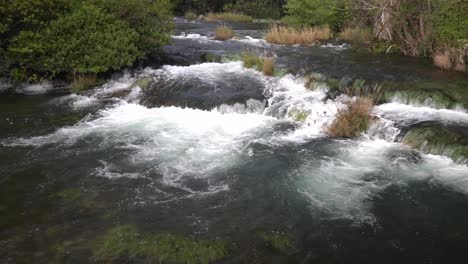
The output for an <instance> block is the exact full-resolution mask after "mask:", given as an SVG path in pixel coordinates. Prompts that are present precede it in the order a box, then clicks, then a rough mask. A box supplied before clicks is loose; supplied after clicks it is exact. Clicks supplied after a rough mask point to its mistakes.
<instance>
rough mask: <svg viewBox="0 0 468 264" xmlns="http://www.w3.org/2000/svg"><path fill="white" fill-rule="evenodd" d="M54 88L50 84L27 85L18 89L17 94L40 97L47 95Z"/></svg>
mask: <svg viewBox="0 0 468 264" xmlns="http://www.w3.org/2000/svg"><path fill="white" fill-rule="evenodd" d="M53 88H54V87H53V86H52V84H51V83H49V82H43V83H38V84H25V85H22V86H20V87H18V88H16V90H15V91H16V92H17V93H21V94H27V95H39V94H45V93H47V92H49V91H50V90H52V89H53Z"/></svg>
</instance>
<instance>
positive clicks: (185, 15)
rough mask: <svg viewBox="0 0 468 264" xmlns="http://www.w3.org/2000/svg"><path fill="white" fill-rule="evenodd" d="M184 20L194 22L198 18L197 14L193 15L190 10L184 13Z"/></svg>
mask: <svg viewBox="0 0 468 264" xmlns="http://www.w3.org/2000/svg"><path fill="white" fill-rule="evenodd" d="M184 18H185V19H188V20H195V19H197V18H198V16H197V14H195V13H194V12H193V11H192V10H189V11H187V12H185V14H184Z"/></svg>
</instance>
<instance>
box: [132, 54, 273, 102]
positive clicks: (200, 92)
mask: <svg viewBox="0 0 468 264" xmlns="http://www.w3.org/2000/svg"><path fill="white" fill-rule="evenodd" d="M220 65H222V64H216V63H213V64H211V66H212V67H210V64H204V65H195V66H191V68H190V67H183V68H180V69H174V68H172V69H168V70H167V71H166V72H163V73H162V74H161V75H160V76H158V77H156V78H155V79H154V81H152V82H150V83H149V84H148V85H147V88H146V89H144V90H143V96H142V100H141V103H142V104H143V105H145V106H147V107H160V106H177V107H190V108H197V109H202V110H211V109H213V108H215V107H217V106H220V105H222V104H235V103H242V104H243V103H245V102H246V101H247V100H249V99H255V100H258V101H263V100H265V99H266V97H265V95H264V93H263V91H264V90H265V83H264V81H263V79H262V78H259V76H257V74H256V73H252V72H247V71H246V70H242V68H240V66H239V65H236V64H232V66H231V65H229V64H224V65H222V66H220ZM216 67H217V68H218V70H217V69H216ZM229 67H237V68H239V69H237V68H235V69H230V68H229ZM171 71H172V72H171Z"/></svg>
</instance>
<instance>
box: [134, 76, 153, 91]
mask: <svg viewBox="0 0 468 264" xmlns="http://www.w3.org/2000/svg"><path fill="white" fill-rule="evenodd" d="M150 83H151V78H149V77H144V78H141V79H138V81H136V83H135V84H136V85H137V86H139V87H140V88H141V89H147V88H148V87H149V85H150Z"/></svg>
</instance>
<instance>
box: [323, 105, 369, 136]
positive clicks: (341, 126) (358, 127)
mask: <svg viewBox="0 0 468 264" xmlns="http://www.w3.org/2000/svg"><path fill="white" fill-rule="evenodd" d="M346 105H347V108H346V109H342V110H339V111H338V113H337V115H336V118H335V120H334V121H333V123H332V124H331V125H330V126H329V127H328V128H327V133H328V135H329V136H331V137H344V138H354V137H358V136H359V135H360V134H361V133H362V132H364V131H367V129H368V128H369V125H370V122H371V121H372V115H371V113H372V107H373V103H372V100H371V99H369V98H363V97H360V98H357V99H356V100H351V101H348V102H347V103H346Z"/></svg>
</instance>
